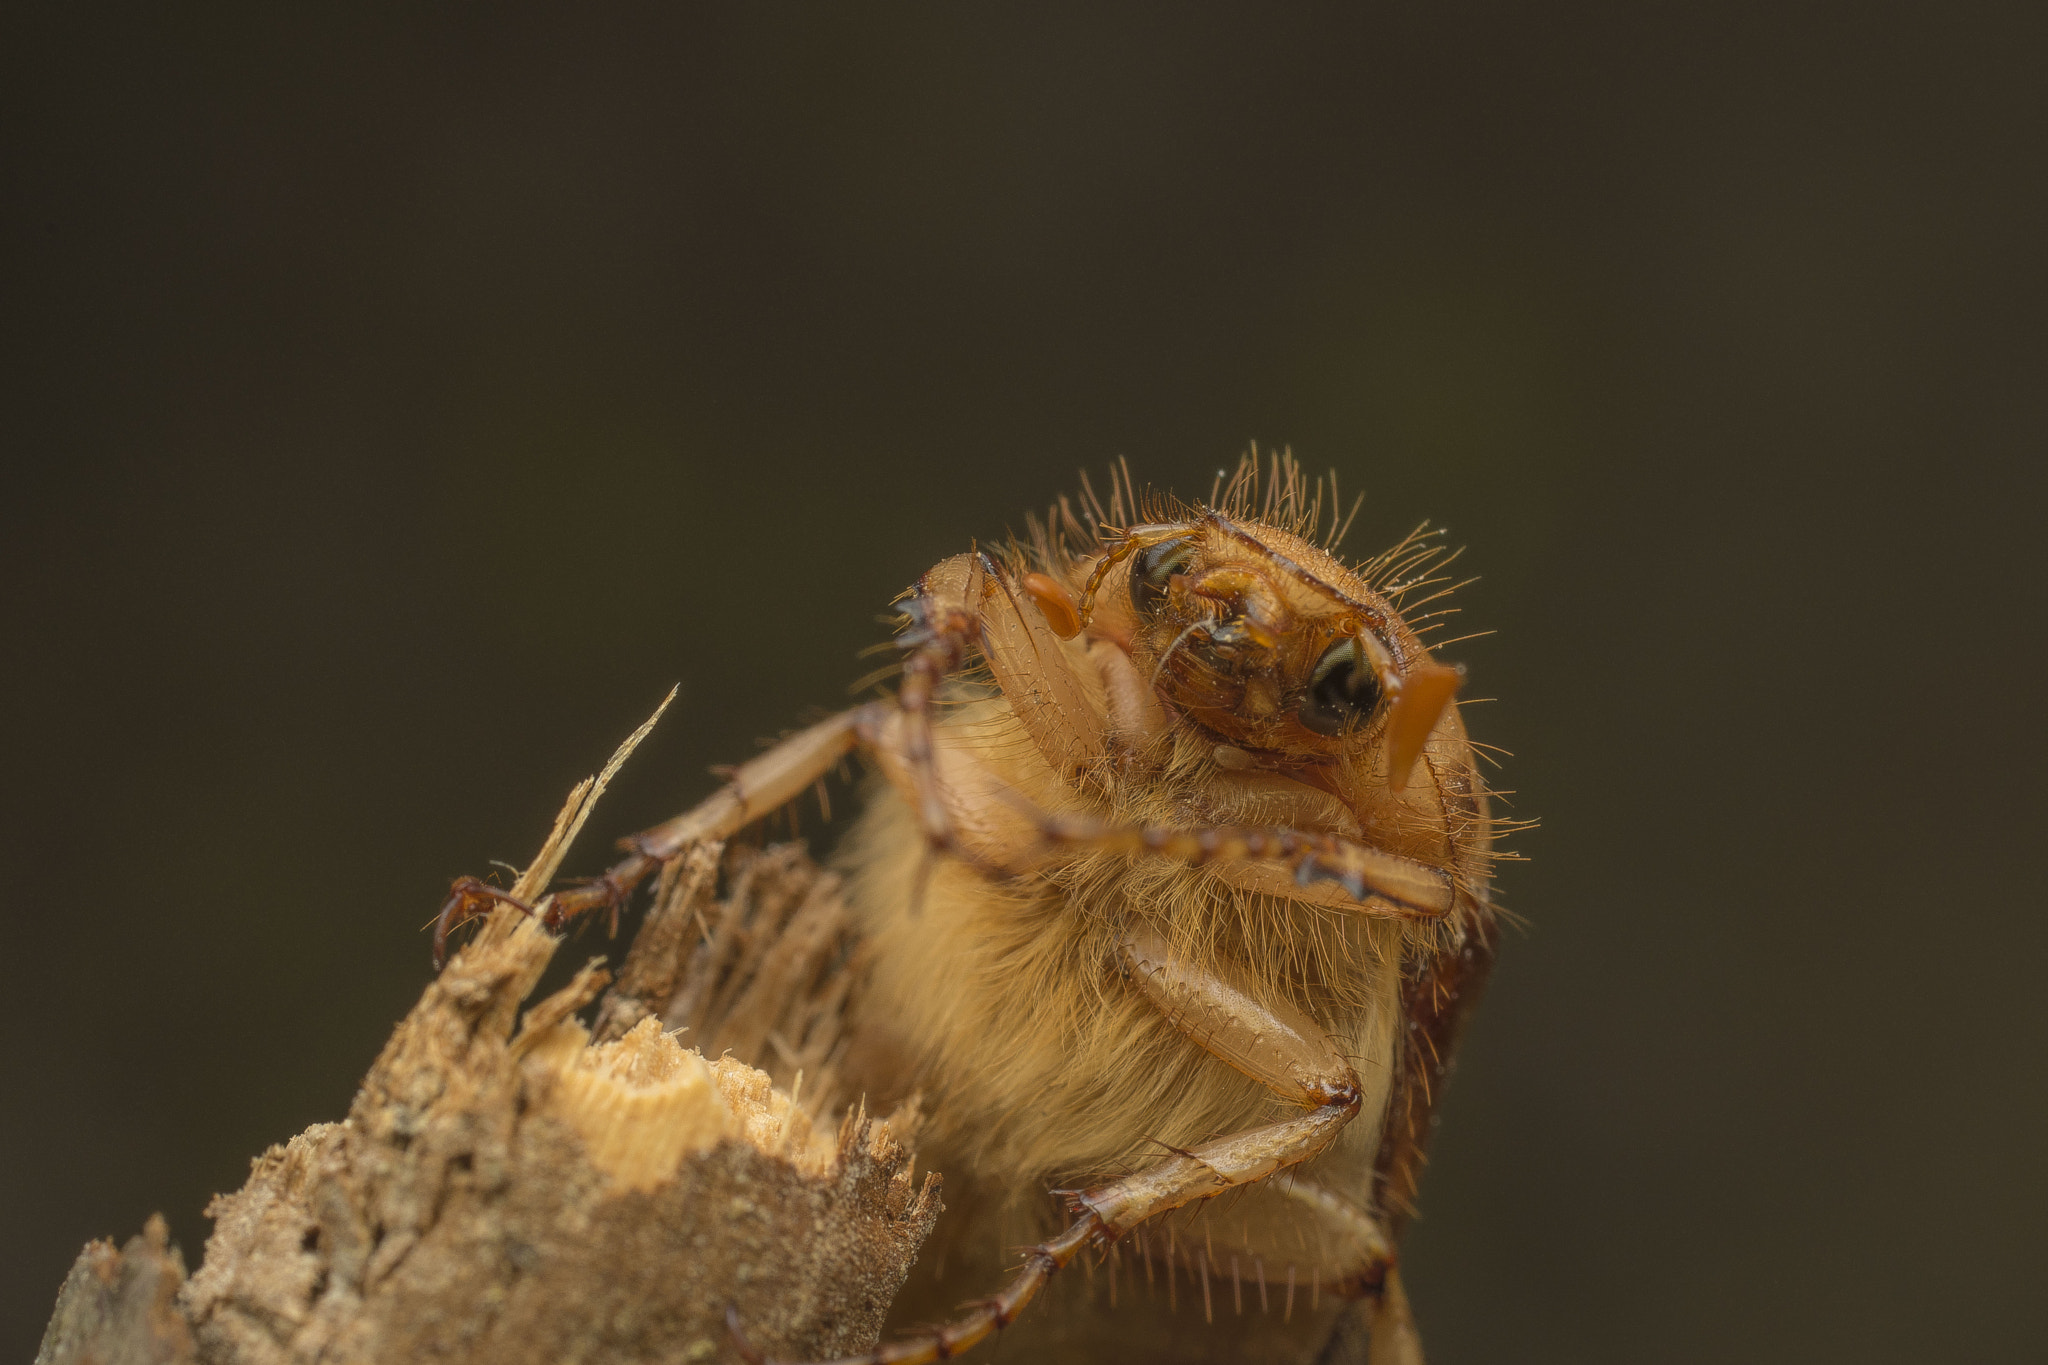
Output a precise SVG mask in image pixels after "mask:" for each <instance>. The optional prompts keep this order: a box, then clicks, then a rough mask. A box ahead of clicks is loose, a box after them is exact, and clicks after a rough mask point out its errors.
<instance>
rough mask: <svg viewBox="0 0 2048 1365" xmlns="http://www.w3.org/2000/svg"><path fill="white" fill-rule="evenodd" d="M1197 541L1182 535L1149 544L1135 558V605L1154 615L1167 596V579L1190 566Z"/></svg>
mask: <svg viewBox="0 0 2048 1365" xmlns="http://www.w3.org/2000/svg"><path fill="white" fill-rule="evenodd" d="M1194 557H1195V544H1194V542H1193V541H1191V540H1189V539H1187V538H1186V537H1182V538H1181V539H1179V540H1162V541H1160V542H1159V543H1158V544H1157V545H1147V546H1146V547H1145V548H1144V549H1142V550H1140V551H1138V553H1137V555H1136V556H1135V557H1134V558H1133V559H1132V560H1131V605H1132V606H1134V607H1136V608H1137V609H1138V611H1139V612H1140V613H1141V614H1142V615H1146V616H1150V615H1151V614H1152V613H1153V612H1155V611H1157V610H1158V609H1159V604H1160V603H1162V602H1164V601H1165V600H1166V584H1167V580H1168V579H1170V578H1172V577H1173V576H1174V575H1175V574H1177V573H1180V572H1181V571H1182V570H1184V569H1186V568H1187V566H1188V561H1190V560H1192V559H1193V558H1194Z"/></svg>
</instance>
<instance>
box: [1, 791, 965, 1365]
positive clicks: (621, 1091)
mask: <svg viewBox="0 0 2048 1365" xmlns="http://www.w3.org/2000/svg"><path fill="white" fill-rule="evenodd" d="M621 757H623V754H622V755H621ZM615 766H616V765H614V767H615ZM609 775H610V770H608V771H607V773H606V774H605V776H607V777H608V776H609ZM601 786H602V783H601V782H600V781H593V782H590V783H586V784H584V786H583V787H581V788H579V789H578V791H577V793H576V794H575V795H574V796H573V797H572V798H571V801H570V804H569V806H568V807H567V808H565V810H564V812H563V816H562V818H561V820H559V821H558V822H557V825H556V828H555V832H554V834H553V836H551V838H550V840H549V842H548V845H547V847H546V848H545V849H544V850H543V853H542V856H541V857H540V858H538V859H537V860H536V862H535V865H534V866H533V867H532V868H530V869H529V870H528V873H527V875H526V876H525V877H523V878H521V883H520V886H519V887H518V888H516V889H517V890H518V891H519V893H520V894H522V896H523V897H531V896H532V895H534V894H535V893H537V892H538V891H539V890H540V889H541V888H542V887H544V886H545V885H546V883H547V880H548V879H549V878H550V877H551V876H552V874H553V872H554V869H555V867H556V866H558V865H559V862H560V860H561V857H562V854H563V853H564V851H565V850H566V848H567V845H568V842H569V840H570V839H572V838H573V837H574V833H575V831H576V829H577V828H578V827H579V826H580V825H581V823H582V820H583V818H584V817H585V816H587V814H588V812H589V806H590V803H591V802H592V801H593V800H594V799H595V797H596V795H597V793H598V791H599V790H601ZM721 854H722V851H721V850H719V849H715V848H712V849H704V850H699V851H698V852H697V853H695V854H693V855H692V856H690V857H687V858H684V859H679V860H677V862H676V863H675V864H673V865H672V866H671V868H670V869H669V876H668V879H667V880H666V882H665V883H664V884H663V886H662V888H661V896H660V898H659V900H658V902H657V905H656V908H655V910H654V911H653V912H652V914H651V916H650V919H649V921H648V924H647V928H646V932H645V933H644V934H643V935H642V938H641V941H640V943H639V944H638V946H637V947H636V949H635V952H634V953H633V955H632V957H631V958H630V959H629V961H628V964H627V967H626V969H625V971H624V980H623V981H622V983H621V989H620V990H618V991H615V992H614V993H613V994H612V995H611V996H610V997H608V998H607V999H606V1000H605V1001H604V1002H603V1003H602V1004H601V1005H600V1006H599V1011H598V1019H599V1022H598V1026H597V1027H598V1031H599V1038H598V1041H596V1042H595V1043H593V1042H592V1040H591V1035H590V1032H589V1031H588V1030H586V1029H585V1027H584V1026H583V1024H582V1023H580V1022H578V1020H577V1018H576V1014H577V1011H579V1010H581V1009H582V1008H583V1007H584V1006H585V1005H587V1004H589V1003H591V1002H592V1001H593V1000H595V999H596V998H597V996H598V994H599V992H600V991H602V990H603V989H604V987H605V985H606V984H607V979H608V978H607V975H606V973H605V972H604V971H603V970H602V969H601V968H600V967H599V966H598V965H597V964H596V963H592V964H591V965H590V966H588V967H586V968H585V969H584V970H583V971H582V972H580V973H578V975H577V976H576V978H575V979H574V980H573V981H571V982H570V983H569V985H568V986H566V987H564V988H563V989H562V990H561V991H558V992H556V993H555V994H554V995H552V996H550V997H548V998H547V999H545V1000H542V1001H540V1002H538V1003H537V1004H535V1005H534V1006H532V1007H531V1008H530V1009H528V1010H527V1011H526V1013H525V1017H524V1020H523V1022H521V1021H519V1007H520V1005H521V1003H522V1002H523V1001H524V1000H525V999H526V997H527V995H528V993H529V992H531V990H532V989H533V987H534V985H535V983H536V982H537V981H538V980H539V978H540V975H541V972H542V970H543V969H544V968H545V967H546V966H547V965H548V962H549V960H550V959H551V958H552V956H553V955H554V952H555V949H556V947H557V943H558V940H557V939H555V938H554V937H553V936H552V935H550V934H548V933H546V932H545V931H543V930H542V929H541V927H540V926H539V923H538V921H537V920H535V919H532V918H529V917H526V916H525V915H523V914H521V913H520V912H518V911H517V910H514V909H504V910H500V911H498V912H495V913H494V914H493V915H492V916H491V917H490V919H489V921H488V922H487V923H486V925H485V926H484V928H483V929H482V931H481V932H479V933H478V935H477V936H476V938H475V939H474V940H473V941H472V942H470V943H469V944H468V945H467V946H466V947H465V948H464V949H463V950H462V951H461V952H459V953H458V954H457V955H456V956H455V958H454V959H453V961H451V962H450V963H449V965H448V967H447V969H446V971H444V972H443V973H442V974H441V975H440V976H439V977H438V978H436V979H435V980H434V981H433V982H432V984H430V985H429V986H428V987H427V989H426V992H425V994H424V995H423V996H422V997H421V999H420V1002H419V1004H418V1005H417V1006H416V1007H415V1008H414V1009H413V1011H412V1013H411V1014H410V1015H408V1016H407V1017H406V1019H405V1020H404V1021H403V1022H402V1023H401V1024H400V1025H399V1026H398V1028H397V1030H396V1031H395V1032H394V1033H393V1034H392V1036H391V1039H390V1041H389V1042H388V1043H387V1044H386V1046H385V1049H384V1052H383V1055H382V1056H380V1057H379V1058H378V1059H377V1062H376V1064H375V1065H374V1066H373V1067H372V1068H371V1069H370V1073H369V1075H368V1076H367V1077H366V1078H365V1079H364V1081H363V1084H362V1088H361V1090H360V1091H359V1092H358V1094H357V1097H356V1100H355V1103H354V1105H353V1106H352V1107H351V1109H350V1111H349V1114H348V1117H347V1119H346V1120H345V1121H344V1122H341V1123H329V1124H320V1125H317V1126H315V1127H313V1128H310V1129H308V1130H307V1131H306V1132H304V1133H301V1134H300V1135H299V1136H297V1137H295V1138H293V1139H292V1140H291V1141H290V1142H288V1143H286V1144H284V1145H283V1146H280V1147H273V1148H272V1149H271V1150H270V1151H269V1152H267V1153H265V1154H264V1155H263V1156H262V1157H260V1158H258V1159H257V1160H256V1162H255V1163H254V1169H253V1171H252V1173H251V1175H250V1178H249V1183H248V1184H247V1185H246V1186H244V1187H243V1188H242V1189H241V1190H240V1191H239V1192H238V1193H235V1194H231V1195H223V1196H220V1197H218V1198H216V1199H215V1201H214V1203H213V1205H212V1207H211V1208H210V1209H209V1210H208V1212H209V1215H210V1216H211V1217H212V1218H213V1219H214V1223H215V1227H214V1233H213V1236H212V1237H211V1239H209V1241H208V1243H207V1247H206V1257H205V1263H204V1264H203V1265H202V1266H201V1268H200V1269H199V1270H198V1272H197V1273H196V1274H194V1275H193V1276H192V1278H191V1280H190V1282H189V1283H186V1284H184V1286H183V1288H182V1289H179V1287H178V1281H179V1280H180V1279H181V1278H182V1271H183V1266H182V1262H181V1261H179V1259H178V1255H177V1252H176V1250H175V1248H170V1249H168V1250H167V1249H166V1246H165V1243H164V1238H163V1230H162V1226H161V1224H160V1223H156V1224H153V1228H152V1235H151V1237H149V1238H144V1239H137V1240H136V1241H135V1242H131V1243H130V1245H129V1247H128V1249H127V1250H126V1252H123V1253H117V1252H115V1251H114V1249H113V1248H112V1247H111V1246H110V1245H107V1244H103V1243H95V1244H94V1245H93V1246H91V1247H88V1248H87V1250H86V1252H85V1254H84V1255H82V1256H81V1257H80V1260H79V1263H78V1266H77V1267H75V1268H74V1270H73V1272H72V1275H71V1277H70V1279H69V1280H67V1282H66V1284H65V1287H64V1292H63V1296H62V1298H61V1299H60V1302H59V1305H58V1311H57V1315H56V1317H55V1319H53V1321H52V1324H51V1328H50V1333H49V1335H48V1336H47V1337H46V1339H45V1341H44V1344H43V1349H42V1351H41V1352H40V1353H39V1355H38V1357H37V1359H38V1362H39V1365H59V1363H60V1362H63V1363H64V1365H69V1363H70V1362H85V1361H111V1360H130V1359H133V1360H136V1361H151V1362H155V1361H163V1362H173V1361H176V1362H186V1361H197V1362H202V1363H203V1365H287V1363H288V1362H289V1363H291V1365H299V1363H301V1362H304V1363H310V1362H313V1361H316V1360H317V1361H320V1362H323V1365H350V1363H353V1362H362V1363H363V1365H369V1363H370V1362H386V1361H398V1360H423V1359H438V1360H451V1361H456V1360H463V1361H492V1362H505V1365H524V1363H525V1362H532V1363H533V1365H542V1363H543V1362H545V1365H560V1363H561V1362H565V1361H605V1362H612V1361H620V1362H639V1361H648V1362H652V1361H664V1362H667V1361H698V1360H705V1361H708V1360H714V1359H723V1358H726V1357H728V1356H729V1355H730V1349H731V1348H730V1346H729V1345H728V1338H727V1332H726V1327H725V1315H726V1310H727V1307H728V1305H730V1306H732V1307H733V1308H735V1309H736V1310H737V1311H738V1314H739V1317H740V1320H741V1321H742V1322H743V1323H744V1324H745V1326H746V1330H747V1333H748V1336H749V1338H750V1339H751V1341H752V1342H753V1343H754V1345H756V1346H757V1347H759V1348H761V1349H763V1350H765V1351H767V1352H768V1353H769V1354H771V1355H774V1356H778V1357H782V1358H796V1359H817V1358H829V1357H832V1356H838V1355H844V1354H848V1353H852V1352H856V1351H860V1350H865V1349H867V1348H868V1347H870V1346H872V1345H873V1343H874V1342H875V1340H876V1339H877V1337H878V1335H879V1333H880V1331H881V1327H882V1321H883V1316H884V1314H885V1313H886V1312H887V1310H888V1308H889V1305H890V1303H891V1301H892V1300H893V1299H894V1297H895V1295H896V1292H897V1290H898V1289H899V1288H900V1286H901V1284H902V1282H903V1278H904V1276H905V1274H906V1273H907V1272H908V1271H909V1268H910V1266H911V1264H912V1262H913V1261H914V1260H915V1259H916V1256H917V1252H918V1249H919V1247H920V1246H922V1244H923V1243H924V1240H925V1238H926V1237H927V1235H928V1234H929V1233H930V1231H931V1228H932V1224H933V1222H934V1221H935V1220H936V1218H937V1216H938V1213H939V1210H940V1202H939V1195H938V1178H937V1176H936V1175H927V1176H926V1177H925V1178H924V1179H923V1180H922V1181H919V1180H918V1179H917V1178H916V1176H915V1174H914V1172H913V1169H912V1167H913V1154H912V1152H911V1150H910V1148H909V1146H908V1142H907V1139H908V1133H907V1132H906V1131H905V1127H906V1126H905V1125H904V1124H902V1123H900V1122H899V1123H898V1124H897V1126H896V1128H894V1129H892V1127H891V1125H890V1122H889V1121H888V1120H884V1119H877V1118H870V1117H868V1116H867V1115H866V1113H865V1111H864V1109H863V1108H862V1107H861V1106H859V1105H858V1104H856V1105H855V1106H854V1107H853V1108H852V1109H851V1110H849V1111H847V1112H846V1113H845V1115H844V1117H843V1119H842V1120H840V1121H839V1122H838V1123H837V1124H836V1125H831V1124H827V1125H826V1126H825V1127H823V1128H820V1127H817V1126H814V1124H815V1123H816V1122H817V1121H819V1120H820V1119H821V1118H822V1117H823V1116H825V1115H828V1114H830V1113H832V1112H835V1110H834V1109H833V1108H832V1107H831V1106H832V1095H833V1091H834V1089H835V1087H834V1083H833V1080H832V1077H831V1074H830V1073H831V1064H832V1061H833V1058H834V1054H835V1052H836V1050H837V1048H838V1045H839V1040H838V1026H839V1018H840V1010H841V1006H842V1005H843V1003H844V1000H845V994H846V992H847V991H848V990H849V989H851V988H852V986H853V984H854V980H855V977H856V975H857V967H858V964H857V962H854V961H852V960H851V959H850V956H849V950H850V944H851V938H850V935H849V934H848V932H847V923H846V912H845V909H844V907H843V905H841V903H840V901H839V898H838V889H837V883H836V880H835V879H834V878H832V877H831V876H829V875H828V874H824V873H821V872H820V871H819V870H818V869H817V868H816V867H815V866H814V865H813V864H812V863H811V862H810V861H809V859H808V858H807V857H806V856H805V855H804V854H803V852H802V850H801V849H800V848H795V847H784V848H778V849H772V850H769V851H767V852H765V853H755V852H747V853H738V854H735V855H734V856H733V857H732V858H731V859H730V860H729V862H728V860H726V859H724V858H723V857H722V856H721ZM722 866H726V867H728V868H729V870H728V872H727V881H728V883H729V888H730V889H729V891H728V893H727V894H726V895H725V896H723V897H720V896H719V895H718V882H719V876H720V872H721V867H722ZM515 1022H519V1023H520V1027H519V1028H518V1030H517V1032H516V1033H515V1030H514V1025H515ZM679 1031H680V1032H681V1039H682V1041H680V1042H679V1041H678V1038H677V1036H676V1034H677V1032H679ZM684 1043H690V1044H693V1046H687V1047H686V1046H684ZM750 1060H760V1061H762V1062H764V1063H765V1064H766V1065H767V1068H768V1069H767V1070H766V1071H763V1070H756V1069H755V1068H754V1067H752V1066H750V1065H748V1064H747V1062H748V1061H750ZM800 1072H801V1073H802V1086H803V1089H804V1090H805V1091H806V1092H807V1093H804V1094H802V1095H801V1097H800V1099H801V1102H799V1096H797V1095H795V1094H793V1093H791V1092H792V1091H794V1090H795V1089H796V1088H797V1084H798V1075H799V1073H800ZM771 1073H772V1076H771ZM776 1080H780V1081H782V1082H783V1088H777V1086H776V1085H775V1084H774V1081H776ZM131 1280H132V1281H136V1283H134V1284H130V1283H129V1281H131ZM145 1280H146V1281H147V1282H146V1283H144V1282H143V1281H145ZM173 1293H175V1295H176V1297H175V1302H173V1299H172V1295H173ZM60 1328H61V1330H60ZM181 1333H182V1335H181Z"/></svg>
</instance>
